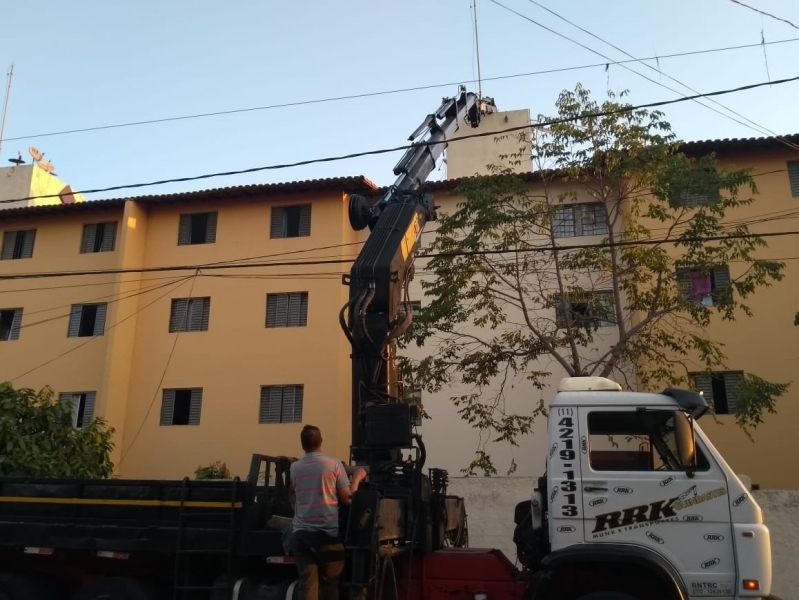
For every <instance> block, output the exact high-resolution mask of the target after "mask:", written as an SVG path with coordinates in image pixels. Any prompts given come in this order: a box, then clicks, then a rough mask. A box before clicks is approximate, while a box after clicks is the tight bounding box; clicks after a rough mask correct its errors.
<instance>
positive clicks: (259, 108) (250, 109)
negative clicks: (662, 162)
mask: <svg viewBox="0 0 799 600" xmlns="http://www.w3.org/2000/svg"><path fill="white" fill-rule="evenodd" d="M798 41H799V38H788V39H783V40H774V41H771V42H765V45H766V46H770V45H774V44H788V43H792V42H798ZM763 45H764V44H763V42H758V43H756V44H740V45H737V46H725V47H722V48H707V49H705V50H692V51H688V52H676V53H674V54H664V55H662V56H649V57H646V58H640V59H634V60H620V61H611V62H610V63H608V62H602V63H595V64H587V65H577V66H574V67H560V68H556V69H546V70H542V71H530V72H526V73H514V74H511V75H497V76H495V77H483V78H482V80H483V81H502V80H506V79H518V78H521V77H532V76H536V75H549V74H552V73H563V72H567V71H578V70H582V69H594V68H603V67H606V66H607V65H608V64H610V65H622V64H626V63H632V62H642V61H645V60H665V59H668V58H680V57H684V56H696V55H701V54H712V53H716V52H728V51H733V50H745V49H749V48H760V47H762V46H763ZM472 77H474V74H472ZM472 82H474V80H472ZM462 83H464V82H463V81H451V82H448V83H435V84H430V85H419V86H413V87H406V88H397V89H393V90H383V91H378V92H365V93H362V94H352V95H347V96H333V97H329V98H317V99H314V100H300V101H296V102H284V103H281V104H271V105H266V106H254V107H248V108H236V109H229V110H220V111H214V112H206V113H197V114H192V115H179V116H176V117H163V118H158V119H147V120H142V121H131V122H127V123H115V124H111V125H98V126H94V127H83V128H79V129H66V130H62V131H51V132H47V133H36V134H31V135H20V136H16V137H8V138H2V139H0V142H13V141H18V140H30V139H35V138H42V137H52V136H57V135H70V134H74V133H86V132H91V131H103V130H107V129H120V128H123V127H136V126H140V125H154V124H159V123H168V122H172V121H184V120H189V119H201V118H206V117H216V116H223V115H232V114H240V113H248V112H257V111H264V110H273V109H278V108H289V107H294V106H306V105H313V104H323V103H329V102H338V101H342V100H356V99H362V98H373V97H377V96H388V95H391V94H402V93H407V92H418V91H425V90H433V89H438V88H446V87H454V86H457V85H460V84H462Z"/></svg>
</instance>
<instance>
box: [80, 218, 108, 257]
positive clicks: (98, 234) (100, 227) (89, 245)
mask: <svg viewBox="0 0 799 600" xmlns="http://www.w3.org/2000/svg"><path fill="white" fill-rule="evenodd" d="M116 237H117V224H116V222H115V221H114V222H110V223H87V224H86V225H84V226H83V239H82V240H81V244H80V251H81V254H91V253H96V252H113V250H114V248H115V247H116Z"/></svg>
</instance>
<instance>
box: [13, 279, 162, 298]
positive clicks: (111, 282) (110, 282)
mask: <svg viewBox="0 0 799 600" xmlns="http://www.w3.org/2000/svg"><path fill="white" fill-rule="evenodd" d="M164 279H174V277H172V276H171V275H169V276H166V277H148V278H140V279H120V280H119V281H117V280H116V279H110V280H108V281H98V282H95V283H75V284H73V285H56V286H46V287H36V288H17V289H13V290H0V294H16V293H21V292H49V291H52V290H67V289H73V288H84V287H95V286H98V285H114V284H117V283H120V284H126V283H139V282H142V281H163V280H164Z"/></svg>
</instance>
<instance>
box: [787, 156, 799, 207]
mask: <svg viewBox="0 0 799 600" xmlns="http://www.w3.org/2000/svg"><path fill="white" fill-rule="evenodd" d="M788 182H789V183H790V184H791V196H792V197H794V198H799V160H789V161H788Z"/></svg>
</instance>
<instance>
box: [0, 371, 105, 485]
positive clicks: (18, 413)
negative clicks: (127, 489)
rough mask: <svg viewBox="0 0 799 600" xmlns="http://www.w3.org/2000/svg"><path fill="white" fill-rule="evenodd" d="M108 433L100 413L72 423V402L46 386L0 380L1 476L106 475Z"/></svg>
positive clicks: (86, 477)
mask: <svg viewBox="0 0 799 600" xmlns="http://www.w3.org/2000/svg"><path fill="white" fill-rule="evenodd" d="M113 434H114V429H113V428H108V427H106V426H105V422H104V421H103V420H102V419H99V418H96V419H94V420H93V421H92V422H91V423H89V424H87V425H84V426H83V427H73V425H72V405H71V404H70V403H68V402H57V401H55V400H54V395H53V391H52V390H51V389H50V388H48V387H45V388H44V389H42V390H40V391H38V392H36V391H34V390H31V389H27V388H23V389H19V390H15V389H14V388H13V387H12V386H11V384H9V383H2V384H0V477H54V478H80V479H102V478H107V477H110V476H111V474H112V473H113V471H114V465H113V464H112V463H111V459H110V454H111V450H112V449H113V443H112V437H113Z"/></svg>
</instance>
